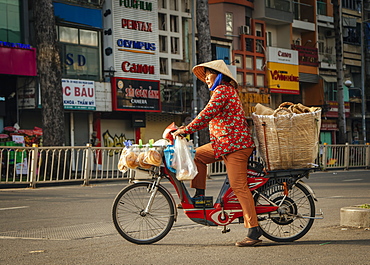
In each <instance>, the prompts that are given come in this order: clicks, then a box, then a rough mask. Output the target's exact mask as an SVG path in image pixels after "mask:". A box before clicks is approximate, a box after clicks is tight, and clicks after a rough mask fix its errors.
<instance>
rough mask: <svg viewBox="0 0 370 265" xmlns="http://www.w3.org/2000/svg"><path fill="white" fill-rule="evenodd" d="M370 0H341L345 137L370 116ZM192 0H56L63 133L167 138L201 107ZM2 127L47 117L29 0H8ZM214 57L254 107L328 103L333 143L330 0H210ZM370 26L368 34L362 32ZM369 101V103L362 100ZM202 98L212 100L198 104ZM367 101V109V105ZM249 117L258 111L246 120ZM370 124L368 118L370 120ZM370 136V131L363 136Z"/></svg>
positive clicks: (359, 132) (0, 85)
mask: <svg viewBox="0 0 370 265" xmlns="http://www.w3.org/2000/svg"><path fill="white" fill-rule="evenodd" d="M368 2H369V1H356V0H353V1H350V0H346V1H341V4H342V9H341V12H342V18H341V21H342V22H341V23H342V26H343V28H342V31H341V35H342V37H343V38H342V40H343V58H342V59H343V74H344V78H343V82H345V81H350V82H347V83H346V84H350V85H348V86H344V87H343V89H344V106H345V116H346V125H347V126H346V131H347V141H348V142H350V143H351V142H356V141H357V142H360V143H361V141H363V140H362V139H364V135H365V136H369V135H366V134H367V133H366V130H363V128H364V126H363V121H364V119H365V124H366V126H365V127H366V128H368V127H369V126H367V125H368V124H367V120H366V117H367V112H366V109H369V108H368V107H369V106H367V105H369V104H368V102H369V101H368V100H367V97H366V96H365V97H364V96H363V94H362V90H363V89H365V90H366V93H365V94H366V95H369V93H368V91H367V83H366V79H367V78H366V77H367V76H369V71H368V70H367V69H368V67H367V66H368V65H369V64H368V50H369V49H368V43H370V42H369V41H368V38H369V36H370V34H369V30H368V29H369V28H370V27H369V26H368V22H367V20H368V15H367V13H368V12H367V10H368V9H367V7H368V5H369V3H368ZM194 3H195V1H194V0H160V1H150V0H148V1H131V0H120V1H112V0H106V1H99V0H88V1H78V0H64V1H54V2H53V4H54V10H55V16H56V24H57V33H58V43H59V46H60V54H61V61H62V70H63V80H62V84H63V97H64V107H65V124H66V128H67V130H66V144H67V145H71V146H79V145H85V144H86V143H90V142H91V140H92V138H94V139H95V140H96V139H97V140H96V141H95V140H94V141H93V143H94V144H96V145H98V146H121V145H122V143H123V141H124V140H126V139H130V140H133V141H135V142H137V141H138V140H139V139H142V140H143V141H144V142H147V141H149V139H152V138H153V139H159V138H161V136H162V131H163V129H164V128H165V127H166V126H167V125H169V124H170V123H172V122H173V121H174V122H175V123H176V124H177V125H182V124H186V123H188V122H189V121H190V120H191V119H192V118H193V116H194V113H193V107H194V104H196V103H195V101H194V99H193V94H194V89H193V81H194V80H193V75H192V73H191V68H192V66H193V65H194V64H195V63H196V62H195V56H194V54H193V51H195V50H196V49H195V48H196V39H197V36H198V34H201V33H199V32H193V29H194V23H196V21H195V19H193V16H194V9H193V4H194ZM0 7H1V8H0V10H1V11H0V131H1V130H2V129H3V128H4V127H8V126H14V125H15V124H18V125H19V126H20V128H22V129H32V128H34V127H41V126H42V124H41V106H40V92H39V88H38V83H37V67H36V49H35V47H34V41H33V31H34V30H35V29H33V25H32V1H26V0H19V1H5V0H0ZM209 20H210V30H211V42H212V43H211V47H212V48H211V50H212V58H213V59H223V60H224V61H225V62H226V63H227V64H228V65H229V68H230V70H231V71H232V72H233V73H234V74H235V77H236V78H237V80H238V83H239V95H240V97H241V99H242V101H243V105H244V109H245V112H246V115H247V118H249V120H250V117H251V113H252V112H253V111H254V106H255V105H256V104H257V103H262V104H265V105H267V106H270V107H272V108H277V107H278V106H279V105H280V104H281V103H282V102H286V101H290V102H294V103H298V102H301V103H303V104H304V105H307V106H319V107H322V109H323V120H322V127H321V141H322V142H326V143H333V144H334V143H336V139H337V132H338V122H337V120H338V115H339V114H340V113H339V112H338V98H337V89H338V88H337V86H338V85H337V65H336V63H337V58H336V52H335V34H336V29H335V28H334V14H333V6H332V3H331V1H329V0H323V1H314V0H299V1H291V0H272V1H241V0H209ZM361 36H363V37H361ZM364 103H365V104H364ZM202 104H204V102H203V103H202ZM364 105H365V111H364ZM250 123H251V120H250ZM369 125H370V124H369ZM365 138H366V137H365Z"/></svg>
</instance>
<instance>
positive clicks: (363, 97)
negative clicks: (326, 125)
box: [361, 0, 368, 144]
mask: <svg viewBox="0 0 370 265" xmlns="http://www.w3.org/2000/svg"><path fill="white" fill-rule="evenodd" d="M366 2H367V1H366ZM366 4H368V3H366ZM366 17H367V16H366V14H365V0H362V2H361V119H362V137H363V140H364V144H366V95H365V80H366V72H365V64H366V61H367V60H365V56H366V53H365V45H364V43H365V36H366V35H365V28H364V23H365V19H366Z"/></svg>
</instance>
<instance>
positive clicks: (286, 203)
mask: <svg viewBox="0 0 370 265" xmlns="http://www.w3.org/2000/svg"><path fill="white" fill-rule="evenodd" d="M261 193H262V194H263V195H264V196H265V197H266V198H268V200H270V201H272V202H274V203H275V204H277V205H279V209H278V210H277V212H273V213H266V214H262V215H258V219H259V225H260V228H261V230H262V234H263V235H264V236H265V237H266V238H268V239H270V240H273V241H276V242H291V241H294V240H297V239H299V238H301V237H303V236H304V235H305V234H306V233H307V232H308V231H309V230H310V228H311V226H312V224H313V222H314V219H313V217H314V216H315V203H314V200H313V198H312V194H311V193H310V192H309V191H308V190H307V189H306V188H305V187H304V186H303V185H301V184H300V183H296V184H295V185H294V186H293V187H292V188H291V189H289V193H288V195H287V196H284V187H283V185H281V184H273V185H271V186H270V187H268V188H267V189H266V190H264V191H261ZM259 204H262V205H263V204H264V205H266V200H265V199H264V198H263V197H262V196H258V197H257V198H256V205H259Z"/></svg>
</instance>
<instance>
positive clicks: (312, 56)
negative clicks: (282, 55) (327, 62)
mask: <svg viewBox="0 0 370 265" xmlns="http://www.w3.org/2000/svg"><path fill="white" fill-rule="evenodd" d="M292 50H296V51H298V62H299V64H300V65H308V66H315V67H318V66H319V53H318V50H317V48H315V47H308V46H300V45H292Z"/></svg>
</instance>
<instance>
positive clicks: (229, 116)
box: [184, 83, 254, 159]
mask: <svg viewBox="0 0 370 265" xmlns="http://www.w3.org/2000/svg"><path fill="white" fill-rule="evenodd" d="M207 124H209V132H210V139H211V143H212V147H213V149H214V150H215V157H216V159H218V158H220V156H222V155H225V154H228V153H232V152H234V151H237V150H240V149H245V148H248V147H254V143H253V139H252V137H251V134H250V131H249V128H248V124H247V120H246V118H245V113H244V110H243V107H242V104H241V101H240V99H239V96H238V91H237V90H236V89H235V88H234V87H233V86H232V85H230V84H229V83H222V84H221V85H219V86H218V87H216V89H215V90H214V91H213V93H212V97H211V99H210V100H209V102H208V104H207V106H206V107H205V108H204V109H203V110H202V111H201V112H200V113H199V114H198V116H197V117H196V118H195V119H194V120H193V121H192V122H191V123H190V124H189V125H187V126H186V127H185V128H184V131H185V133H194V132H196V131H199V130H201V129H203V128H205V127H206V126H207Z"/></svg>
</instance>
